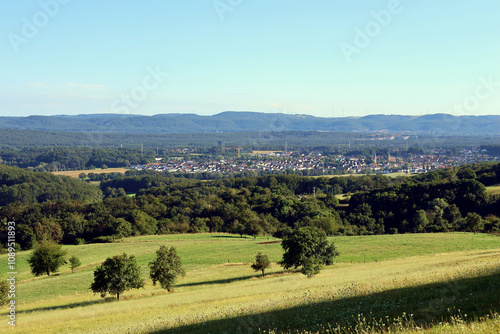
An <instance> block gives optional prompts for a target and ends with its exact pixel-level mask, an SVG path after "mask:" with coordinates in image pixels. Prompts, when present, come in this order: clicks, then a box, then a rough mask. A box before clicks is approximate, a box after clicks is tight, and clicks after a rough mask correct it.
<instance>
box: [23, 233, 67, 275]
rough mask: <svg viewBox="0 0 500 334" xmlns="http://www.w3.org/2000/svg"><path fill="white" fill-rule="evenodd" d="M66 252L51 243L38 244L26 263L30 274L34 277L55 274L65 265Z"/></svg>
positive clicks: (59, 246)
mask: <svg viewBox="0 0 500 334" xmlns="http://www.w3.org/2000/svg"><path fill="white" fill-rule="evenodd" d="M65 255H66V251H64V250H62V249H61V245H58V244H56V243H54V242H53V241H43V242H41V243H39V244H38V245H37V246H36V247H35V249H34V250H33V253H31V255H30V257H29V258H28V263H29V264H30V267H31V272H32V273H33V274H34V275H35V276H41V275H43V274H47V276H50V273H51V272H56V271H57V270H58V269H59V267H60V266H61V265H63V264H65V263H66V260H65V259H64V256H65Z"/></svg>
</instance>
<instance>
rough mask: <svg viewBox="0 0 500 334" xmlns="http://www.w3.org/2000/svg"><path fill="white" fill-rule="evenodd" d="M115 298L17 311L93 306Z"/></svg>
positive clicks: (28, 311) (29, 311)
mask: <svg viewBox="0 0 500 334" xmlns="http://www.w3.org/2000/svg"><path fill="white" fill-rule="evenodd" d="M115 300H116V298H114V297H108V298H104V299H99V300H91V301H86V302H80V303H72V304H65V305H56V306H47V307H39V308H34V309H30V310H26V311H22V310H19V311H18V310H16V313H20V314H22V313H31V312H39V311H53V310H65V309H70V308H75V307H85V306H91V305H96V304H102V303H109V302H111V301H115Z"/></svg>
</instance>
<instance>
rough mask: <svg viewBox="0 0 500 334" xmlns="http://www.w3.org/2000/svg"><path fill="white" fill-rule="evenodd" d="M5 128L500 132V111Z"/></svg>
mask: <svg viewBox="0 0 500 334" xmlns="http://www.w3.org/2000/svg"><path fill="white" fill-rule="evenodd" d="M0 129H22V130H44V131H74V132H81V131H84V132H111V133H113V132H114V133H157V134H158V133H202V132H204V133H214V132H245V131H246V132H248V131H251V132H252V131H264V132H268V131H274V132H276V131H278V132H281V131H345V132H351V131H381V130H388V131H391V132H401V131H410V132H413V133H426V134H427V133H429V132H432V133H434V134H468V135H470V134H475V135H499V134H500V115H491V116H452V115H447V114H434V115H424V116H401V115H370V116H365V117H328V118H325V117H314V116H309V115H289V114H279V113H258V112H223V113H220V114H217V115H213V116H200V115H195V114H160V115H155V116H139V115H119V114H88V115H77V116H64V115H63V116H29V117H0Z"/></svg>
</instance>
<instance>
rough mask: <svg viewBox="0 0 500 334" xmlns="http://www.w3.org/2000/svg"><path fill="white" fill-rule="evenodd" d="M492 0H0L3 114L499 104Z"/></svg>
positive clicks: (331, 112) (378, 110)
mask: <svg viewBox="0 0 500 334" xmlns="http://www.w3.org/2000/svg"><path fill="white" fill-rule="evenodd" d="M498 13H500V1H498V0H476V1H465V0H457V1H451V0H447V1H444V0H383V1H378V0H372V1H366V0H358V1H352V0H301V1H299V0H273V1H269V0H183V1H173V0H172V1H171V0H162V1H160V0H150V1H138V0H137V1H132V0H107V1H97V0H86V1H82V0H39V1H30V0H24V1H20V0H2V1H0V37H1V38H0V116H28V115H61V114H67V115H74V114H95V113H115V114H141V115H154V114H164V113H195V114H199V115H213V114H217V113H220V112H223V111H256V112H279V113H286V114H308V115H313V116H318V117H347V116H357V117H359V116H365V115H371V114H399V115H423V114H434V113H448V114H452V115H458V116H460V115H499V114H500V61H499V60H500V20H499V19H498Z"/></svg>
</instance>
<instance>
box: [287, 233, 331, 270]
mask: <svg viewBox="0 0 500 334" xmlns="http://www.w3.org/2000/svg"><path fill="white" fill-rule="evenodd" d="M281 245H282V247H283V249H284V251H285V252H284V254H283V259H282V260H281V261H280V262H279V264H280V265H281V266H283V268H285V269H289V268H292V267H293V268H295V269H296V268H298V267H302V268H301V272H302V273H303V274H304V275H307V276H308V277H311V276H313V275H315V274H317V273H319V272H320V271H321V269H322V266H323V265H330V264H332V263H333V258H334V257H336V256H338V255H339V254H338V252H337V250H336V248H335V245H334V244H333V242H332V243H328V241H327V239H326V234H325V232H324V231H322V230H320V229H319V228H317V227H310V226H308V227H301V228H299V229H297V230H294V231H293V232H292V233H291V234H288V235H285V237H284V238H283V241H282V243H281Z"/></svg>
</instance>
